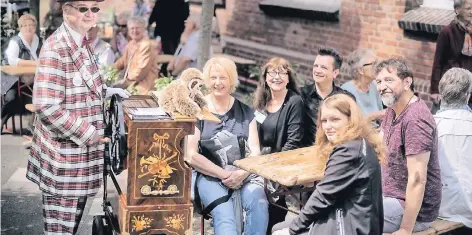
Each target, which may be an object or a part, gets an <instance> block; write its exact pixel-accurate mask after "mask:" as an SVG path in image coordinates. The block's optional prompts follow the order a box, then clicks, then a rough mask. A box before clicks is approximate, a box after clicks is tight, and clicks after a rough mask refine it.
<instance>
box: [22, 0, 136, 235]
mask: <svg viewBox="0 0 472 235" xmlns="http://www.w3.org/2000/svg"><path fill="white" fill-rule="evenodd" d="M58 1H59V2H64V5H63V6H62V11H63V15H64V23H63V24H62V25H61V26H60V27H59V28H58V29H57V30H56V31H55V32H54V33H53V34H52V35H51V36H50V37H49V38H48V39H47V40H46V42H45V43H44V45H43V48H42V49H41V53H40V56H39V65H38V69H37V71H36V77H35V84H34V89H33V104H34V107H35V109H36V116H37V119H36V125H35V131H34V136H33V144H32V146H31V152H30V157H29V161H28V172H27V175H26V177H27V178H28V179H29V180H31V181H32V182H34V183H36V184H37V185H38V186H39V188H40V189H41V190H42V192H43V216H44V233H45V234H75V233H76V232H77V228H78V225H79V223H80V219H81V217H82V213H83V210H84V207H85V204H86V201H87V197H91V196H94V195H95V194H96V193H97V192H98V190H99V188H100V185H101V182H102V174H103V173H102V172H103V150H104V143H105V142H107V139H106V138H104V137H103V135H104V123H103V110H102V104H103V102H104V99H105V98H106V97H108V96H111V95H112V94H114V93H115V94H116V93H117V94H119V95H120V96H122V97H125V98H126V97H127V96H128V95H129V93H127V92H125V91H124V90H122V89H118V88H107V87H106V86H105V84H104V83H103V79H102V78H101V76H100V74H99V68H98V66H97V62H96V61H95V60H94V57H93V53H92V51H91V49H90V46H89V43H88V41H87V40H86V38H85V35H86V33H87V31H88V30H89V29H90V28H91V27H92V26H93V25H94V24H95V23H96V21H97V19H98V11H99V10H100V9H99V8H98V5H97V4H98V3H97V2H100V1H103V0H94V1H73V0H58Z"/></svg>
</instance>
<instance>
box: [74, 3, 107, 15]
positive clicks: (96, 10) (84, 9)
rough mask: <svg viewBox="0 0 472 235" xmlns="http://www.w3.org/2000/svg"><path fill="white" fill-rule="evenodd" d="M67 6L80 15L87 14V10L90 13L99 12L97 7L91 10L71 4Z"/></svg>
mask: <svg viewBox="0 0 472 235" xmlns="http://www.w3.org/2000/svg"><path fill="white" fill-rule="evenodd" d="M67 5H68V6H71V7H72V8H74V9H76V10H78V11H79V12H80V13H85V12H87V11H88V10H89V9H90V11H91V12H93V13H97V12H99V11H100V8H99V7H91V8H88V7H76V6H74V5H71V4H67Z"/></svg>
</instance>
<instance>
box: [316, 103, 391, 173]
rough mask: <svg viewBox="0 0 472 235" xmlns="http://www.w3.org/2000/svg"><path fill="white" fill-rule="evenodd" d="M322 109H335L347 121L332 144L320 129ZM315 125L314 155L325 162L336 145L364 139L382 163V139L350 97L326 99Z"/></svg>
mask: <svg viewBox="0 0 472 235" xmlns="http://www.w3.org/2000/svg"><path fill="white" fill-rule="evenodd" d="M324 108H330V109H337V110H338V111H339V112H341V113H342V114H344V115H346V116H347V117H348V119H349V124H348V126H347V127H346V129H345V130H343V131H342V133H341V134H340V135H339V137H338V138H337V139H336V140H335V141H334V142H333V143H331V142H329V141H328V138H327V137H326V134H325V133H324V131H323V129H322V127H321V113H322V112H323V109H324ZM317 125H318V129H317V131H316V136H315V138H316V141H315V154H316V156H317V157H319V158H321V159H323V160H324V161H325V162H326V161H328V158H329V155H330V154H331V152H332V151H333V149H334V147H336V146H337V145H339V144H343V143H345V142H347V141H350V140H356V139H360V138H365V139H366V140H367V142H369V143H370V144H371V145H372V147H373V149H374V151H375V152H376V153H377V158H378V159H379V162H381V163H383V160H384V151H383V147H382V139H381V137H380V135H379V133H378V132H377V131H375V129H374V128H373V126H372V125H371V124H370V123H369V121H368V120H367V119H366V118H364V117H363V115H362V112H361V110H360V109H359V107H358V106H357V104H356V102H355V101H354V100H353V99H352V98H351V97H349V96H347V95H345V94H337V95H333V96H330V97H328V98H326V100H324V101H323V103H322V105H321V107H320V108H319V110H318V122H317ZM323 166H325V164H324V165H323Z"/></svg>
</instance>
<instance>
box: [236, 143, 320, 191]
mask: <svg viewBox="0 0 472 235" xmlns="http://www.w3.org/2000/svg"><path fill="white" fill-rule="evenodd" d="M313 151H314V147H306V148H300V149H295V150H290V151H285V152H280V153H273V154H267V155H262V156H257V157H248V158H245V159H241V160H237V161H235V162H234V165H235V166H237V167H239V168H241V169H243V170H246V171H248V172H250V173H253V174H256V175H260V176H262V177H264V178H266V179H269V180H272V181H275V182H277V183H280V184H282V185H285V186H295V185H302V184H307V183H313V182H314V181H318V180H321V179H322V178H323V174H324V170H323V168H324V166H325V164H326V163H325V162H322V161H321V160H319V159H318V158H316V156H315V154H314V153H313Z"/></svg>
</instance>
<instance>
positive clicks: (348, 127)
mask: <svg viewBox="0 0 472 235" xmlns="http://www.w3.org/2000/svg"><path fill="white" fill-rule="evenodd" d="M317 126H318V130H317V132H316V133H317V134H316V142H315V147H314V148H315V155H314V156H313V157H316V158H321V159H322V160H324V161H326V165H325V173H324V177H323V179H322V180H321V181H320V182H319V183H318V184H317V185H316V189H315V191H314V192H313V194H312V195H311V196H310V198H309V199H308V202H307V203H306V204H305V206H304V207H303V209H302V210H301V211H300V214H299V215H298V216H297V217H296V218H295V219H294V220H293V221H292V222H291V223H290V226H289V228H285V229H283V228H284V227H287V225H288V223H287V222H285V225H284V224H277V225H275V226H274V228H273V231H277V232H275V233H274V234H369V235H370V234H371V235H378V234H382V229H383V205H382V183H381V182H382V181H381V170H380V169H381V168H380V163H381V162H383V158H384V153H383V147H382V141H381V138H380V136H379V134H378V133H377V132H376V131H375V130H374V129H373V127H372V125H371V124H370V123H369V122H368V121H367V120H366V119H365V118H364V117H363V116H362V112H361V111H360V109H359V107H358V106H357V104H356V102H355V101H354V100H353V99H352V98H351V97H349V96H347V95H344V94H337V95H333V96H331V97H328V98H326V99H325V100H324V102H323V104H322V105H321V108H320V110H319V112H318V125H317Z"/></svg>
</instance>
